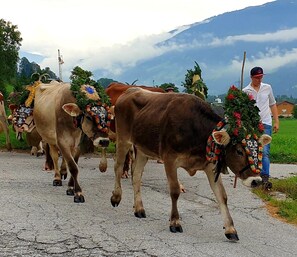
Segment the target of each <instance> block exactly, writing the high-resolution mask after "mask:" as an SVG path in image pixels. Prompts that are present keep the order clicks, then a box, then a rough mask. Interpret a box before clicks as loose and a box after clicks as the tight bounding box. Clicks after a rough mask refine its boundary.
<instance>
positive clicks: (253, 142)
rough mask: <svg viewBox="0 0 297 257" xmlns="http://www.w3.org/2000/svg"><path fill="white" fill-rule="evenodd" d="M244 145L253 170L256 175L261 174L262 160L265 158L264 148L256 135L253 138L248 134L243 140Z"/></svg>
mask: <svg viewBox="0 0 297 257" xmlns="http://www.w3.org/2000/svg"><path fill="white" fill-rule="evenodd" d="M242 145H243V146H244V148H245V152H246V154H247V156H248V161H249V164H250V167H251V170H252V171H253V172H254V173H260V172H261V170H262V158H263V146H262V144H261V143H260V142H258V137H257V135H256V134H254V135H253V137H252V136H251V135H250V134H248V135H247V136H246V137H245V138H244V139H243V140H242Z"/></svg>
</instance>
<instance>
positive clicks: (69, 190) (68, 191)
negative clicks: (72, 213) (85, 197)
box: [66, 188, 74, 195]
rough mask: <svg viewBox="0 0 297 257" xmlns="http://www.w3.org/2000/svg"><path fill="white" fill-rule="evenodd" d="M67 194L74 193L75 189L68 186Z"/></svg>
mask: <svg viewBox="0 0 297 257" xmlns="http://www.w3.org/2000/svg"><path fill="white" fill-rule="evenodd" d="M66 195H74V190H73V189H72V188H68V189H67V190H66Z"/></svg>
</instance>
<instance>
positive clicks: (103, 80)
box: [97, 78, 117, 88]
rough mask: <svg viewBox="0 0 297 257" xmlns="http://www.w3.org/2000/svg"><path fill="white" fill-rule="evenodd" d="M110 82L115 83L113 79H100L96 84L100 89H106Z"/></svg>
mask: <svg viewBox="0 0 297 257" xmlns="http://www.w3.org/2000/svg"><path fill="white" fill-rule="evenodd" d="M112 82H117V81H115V80H113V79H108V78H100V79H98V80H97V83H99V84H100V85H102V87H104V88H107V87H108V85H109V84H110V83H112Z"/></svg>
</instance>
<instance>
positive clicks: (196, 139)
mask: <svg viewBox="0 0 297 257" xmlns="http://www.w3.org/2000/svg"><path fill="white" fill-rule="evenodd" d="M115 115H116V117H117V119H116V125H117V127H116V129H117V133H119V137H126V139H127V140H130V141H131V142H133V144H135V145H136V146H138V147H139V148H140V149H141V148H142V147H145V149H141V150H142V151H143V152H145V153H146V154H147V155H149V156H150V157H154V158H158V157H159V156H162V155H164V154H169V152H168V151H171V152H175V153H182V154H183V155H189V156H190V155H193V154H194V155H199V156H205V153H206V152H205V151H206V150H205V149H206V143H207V139H208V137H209V135H210V134H211V132H212V130H213V128H214V127H215V125H216V124H217V123H218V122H219V121H220V120H221V118H220V117H219V116H218V115H217V114H215V113H214V112H213V111H212V110H211V108H210V106H209V104H207V103H206V102H205V101H203V100H201V99H200V98H198V97H196V96H194V95H189V94H161V93H154V92H148V91H146V90H141V89H136V88H135V89H129V90H127V91H126V92H125V93H124V94H123V95H122V96H121V97H120V98H119V99H118V102H117V103H116V106H115ZM147 128H149V129H147ZM119 129H120V130H119Z"/></svg>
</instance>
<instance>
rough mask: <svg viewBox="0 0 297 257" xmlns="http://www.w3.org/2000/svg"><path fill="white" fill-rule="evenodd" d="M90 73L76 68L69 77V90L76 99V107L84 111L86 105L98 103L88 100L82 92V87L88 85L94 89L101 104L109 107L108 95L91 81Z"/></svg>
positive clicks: (97, 84)
mask: <svg viewBox="0 0 297 257" xmlns="http://www.w3.org/2000/svg"><path fill="white" fill-rule="evenodd" d="M91 76H92V72H90V71H87V70H83V69H82V68H81V67H79V66H76V67H75V68H74V69H73V70H72V72H71V76H70V80H71V86H70V89H71V90H72V93H73V95H74V97H75V98H76V101H77V105H78V106H79V107H80V108H81V109H82V110H84V109H85V107H86V106H87V105H95V104H97V103H98V100H94V99H90V98H88V97H87V95H86V93H84V92H82V90H81V86H82V85H89V86H92V87H94V88H95V90H96V91H97V93H98V95H99V96H100V101H101V103H103V104H106V105H108V106H110V100H109V97H108V95H107V94H106V93H105V90H104V88H103V87H102V86H101V85H100V84H99V83H97V82H96V81H94V80H93V79H91Z"/></svg>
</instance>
